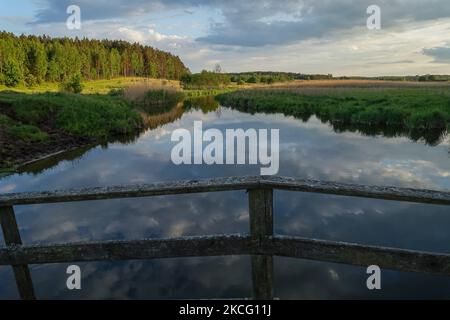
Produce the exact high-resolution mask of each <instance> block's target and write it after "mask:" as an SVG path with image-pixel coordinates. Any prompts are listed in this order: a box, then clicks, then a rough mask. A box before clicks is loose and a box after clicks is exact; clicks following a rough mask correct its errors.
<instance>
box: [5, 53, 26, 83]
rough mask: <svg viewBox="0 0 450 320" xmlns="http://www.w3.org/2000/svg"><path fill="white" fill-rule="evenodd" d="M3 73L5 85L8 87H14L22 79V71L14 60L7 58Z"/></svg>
mask: <svg viewBox="0 0 450 320" xmlns="http://www.w3.org/2000/svg"><path fill="white" fill-rule="evenodd" d="M3 73H4V82H5V85H6V86H8V87H16V86H17V85H18V84H19V83H20V82H21V81H22V72H21V70H20V67H19V64H18V63H17V61H16V60H12V59H10V60H8V61H7V62H6V65H5V69H4V71H3Z"/></svg>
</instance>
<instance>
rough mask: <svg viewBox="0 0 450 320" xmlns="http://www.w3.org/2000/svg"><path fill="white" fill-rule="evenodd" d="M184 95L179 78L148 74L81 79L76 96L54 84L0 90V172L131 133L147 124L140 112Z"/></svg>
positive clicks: (172, 102) (175, 101) (162, 106)
mask: <svg viewBox="0 0 450 320" xmlns="http://www.w3.org/2000/svg"><path fill="white" fill-rule="evenodd" d="M0 89H1V88H0ZM130 92H131V93H132V94H131V95H130ZM183 97H184V95H183V94H182V92H181V91H180V87H179V82H178V81H168V80H159V79H148V78H119V79H113V80H98V81H90V82H85V83H83V92H82V93H81V94H71V93H61V92H58V86H57V85H55V84H42V86H39V87H36V88H21V87H18V88H15V89H14V90H4V91H1V92H0V174H2V173H5V172H6V173H8V172H13V171H16V169H17V168H18V167H20V166H23V165H24V164H28V163H30V162H33V161H36V160H38V159H39V160H40V159H45V158H46V157H49V156H52V155H54V154H59V153H61V152H65V151H69V150H74V149H77V148H80V147H86V146H91V145H96V144H99V143H104V142H105V141H110V140H111V139H116V138H117V139H121V138H123V137H130V136H134V135H136V134H138V133H139V132H140V131H141V130H143V129H144V128H145V127H146V126H147V125H146V122H145V120H146V118H145V117H144V116H143V113H144V112H154V113H158V112H159V111H160V110H165V108H169V107H168V105H170V106H171V105H176V104H178V103H179V102H180V100H182V99H183Z"/></svg>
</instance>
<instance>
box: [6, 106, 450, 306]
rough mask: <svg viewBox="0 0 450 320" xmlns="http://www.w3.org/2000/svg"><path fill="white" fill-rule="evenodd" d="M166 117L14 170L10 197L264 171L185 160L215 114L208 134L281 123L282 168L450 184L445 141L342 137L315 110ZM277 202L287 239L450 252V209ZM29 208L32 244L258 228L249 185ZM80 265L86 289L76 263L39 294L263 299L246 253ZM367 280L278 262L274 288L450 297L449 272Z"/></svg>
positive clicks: (358, 272) (298, 295)
mask: <svg viewBox="0 0 450 320" xmlns="http://www.w3.org/2000/svg"><path fill="white" fill-rule="evenodd" d="M212 109H214V108H212ZM162 118H164V117H162ZM162 118H161V119H160V120H161V121H163V122H167V121H168V122H169V123H168V124H165V125H162V126H160V127H158V128H155V129H149V130H148V131H146V132H145V133H143V134H142V135H140V136H139V137H138V138H136V139H135V140H133V141H128V142H127V143H119V142H117V143H110V144H108V145H107V146H99V147H94V148H92V149H86V150H80V151H78V152H74V153H72V154H68V155H66V156H65V158H66V159H64V157H63V158H59V159H52V160H50V161H47V162H45V163H43V164H40V165H37V166H34V167H32V168H27V170H26V171H25V172H24V173H22V174H16V175H13V176H9V177H6V178H3V179H1V180H0V192H1V193H5V192H18V191H31V190H48V189H59V188H68V187H86V186H106V185H115V184H133V183H151V182H158V181H171V180H179V179H193V178H195V179H198V178H207V177H222V176H238V175H257V174H259V167H258V166H175V165H173V164H172V162H171V161H170V152H171V148H172V146H173V143H171V142H170V135H171V132H172V131H173V130H174V129H176V128H180V127H183V128H187V129H190V130H192V128H193V122H194V121H195V120H203V125H204V128H205V129H207V128H211V127H215V128H219V129H221V130H225V129H228V128H244V129H245V128H256V129H258V128H277V129H280V144H281V145H280V172H279V174H280V175H284V176H292V177H300V178H313V179H324V180H333V181H339V182H352V183H361V184H376V185H395V186H404V187H417V188H432V189H442V190H448V189H450V179H449V176H450V158H449V148H450V143H449V139H447V138H446V137H442V139H441V140H440V142H436V141H434V142H433V146H431V145H430V144H427V143H425V142H424V141H421V140H419V141H416V142H414V141H412V140H411V139H409V138H408V137H396V138H395V137H394V138H392V137H390V138H388V137H383V136H381V135H378V136H367V135H363V134H361V133H358V132H350V131H346V130H341V132H340V133H336V132H335V130H333V128H331V127H330V126H329V125H327V124H324V123H322V122H321V121H319V120H318V119H316V118H314V117H312V118H310V119H309V120H308V121H307V122H303V121H301V120H299V119H294V118H292V117H285V116H283V115H281V114H273V115H263V114H256V115H250V114H245V113H241V112H239V111H236V110H231V109H228V108H219V109H216V110H211V111H209V110H204V111H201V110H195V109H191V110H190V111H186V112H185V113H182V112H172V114H170V115H167V117H165V118H164V119H165V120H163V119H162ZM170 121H172V122H170ZM152 127H155V126H152ZM274 196H275V198H274V200H275V204H274V207H275V231H276V232H277V233H280V234H288V235H299V236H304V237H315V238H320V239H330V240H341V241H351V242H360V243H365V244H374V245H384V246H393V247H402V248H409V249H421V250H430V251H442V252H450V212H449V208H448V207H440V206H425V205H415V204H407V203H395V202H385V201H375V200H366V199H355V198H344V197H334V196H320V195H312V194H302V193H290V192H281V191H276V192H275V195H274ZM16 213H17V219H18V223H19V226H20V232H21V234H22V238H23V241H24V242H25V243H26V244H36V243H48V242H65V241H88V240H111V239H139V238H151V237H175V236H185V235H203V234H218V233H246V232H248V228H249V227H248V211H247V195H246V194H245V192H228V193H214V194H200V195H183V196H167V197H157V198H148V199H127V200H112V201H99V202H90V203H72V204H52V205H36V206H25V207H16ZM0 241H3V238H2V237H1V240H0ZM1 244H2V245H3V242H1ZM79 265H80V266H81V268H82V288H83V289H82V290H81V291H76V292H75V291H68V290H67V289H66V286H65V282H66V276H67V275H66V274H65V270H66V268H67V266H68V264H53V265H40V266H31V273H32V277H33V280H34V285H35V290H36V293H37V296H38V298H41V299H48V298H57V299H80V298H82V299H86V298H87V299H91V298H93V299H102V298H107V299H109V298H120V299H121V298H125V299H127V298H132V299H145V298H152V299H161V298H236V297H249V296H251V274H250V259H249V257H245V256H244V257H212V258H189V259H170V260H156V261H124V262H114V263H109V262H99V263H81V264H79ZM366 278H367V275H366V274H365V269H364V268H359V267H350V266H342V265H337V264H329V263H321V262H310V261H302V260H294V259H287V258H276V259H275V279H274V286H275V296H277V297H280V298H282V299H309V298H320V299H334V298H344V299H347V298H380V297H382V298H450V279H449V278H445V277H439V276H430V275H419V274H410V273H399V272H392V271H383V274H382V290H381V291H378V292H370V291H368V290H367V289H366V285H365V283H366ZM17 297H18V294H17V291H16V286H15V282H14V277H13V274H12V270H11V268H10V267H0V298H2V299H15V298H17Z"/></svg>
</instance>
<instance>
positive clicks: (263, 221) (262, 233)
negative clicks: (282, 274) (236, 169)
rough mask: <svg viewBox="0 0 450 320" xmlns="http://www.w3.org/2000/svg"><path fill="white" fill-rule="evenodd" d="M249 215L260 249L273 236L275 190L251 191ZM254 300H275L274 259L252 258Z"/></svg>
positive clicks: (251, 232)
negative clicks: (266, 239) (267, 238)
mask: <svg viewBox="0 0 450 320" xmlns="http://www.w3.org/2000/svg"><path fill="white" fill-rule="evenodd" d="M248 195H249V213H250V234H251V236H252V238H254V240H256V241H257V243H258V246H259V249H262V244H263V242H264V240H265V238H266V237H269V236H272V235H273V190H272V189H250V190H248ZM252 280H253V298H254V299H256V300H272V299H273V257H272V256H265V255H253V256H252Z"/></svg>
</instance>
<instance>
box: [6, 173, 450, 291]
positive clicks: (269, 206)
mask: <svg viewBox="0 0 450 320" xmlns="http://www.w3.org/2000/svg"><path fill="white" fill-rule="evenodd" d="M274 189H278V190H289V191H299V192H310V193H319V194H328V195H338V196H350V197H363V198H372V199H380V200H390V201H405V202H415V203H425V204H437V205H450V192H444V191H433V190H419V189H410V188H398V187H381V186H364V185H355V184H343V183H335V182H324V181H316V180H302V179H294V178H284V177H231V178H217V179H207V180H190V181H179V182H169V183H155V184H145V185H133V186H117V187H101V188H84V189H71V190H59V191H49V192H23V193H13V194H2V195H0V223H1V225H2V230H3V235H4V238H5V243H6V246H5V247H3V248H0V265H11V266H12V267H13V270H14V275H15V278H16V283H17V286H18V290H19V293H20V295H21V297H22V298H23V299H34V298H35V294H34V288H33V284H32V280H31V275H30V272H29V268H28V265H29V264H46V263H70V262H86V261H103V260H109V261H112V260H134V259H161V258H182V257H206V256H229V255H250V256H251V257H252V277H253V296H254V298H256V299H272V298H273V288H272V281H273V256H282V257H291V258H300V259H307V260H316V261H323V262H332V263H341V264H348V265H355V266H369V265H373V264H376V265H378V266H380V267H381V268H386V269H392V270H398V271H406V272H421V273H431V274H441V275H448V276H450V254H446V253H432V252H422V251H416V250H405V249H398V248H387V247H378V246H368V245H362V244H352V243H346V242H337V241H325V240H316V239H306V238H300V237H292V236H282V235H274V234H273V190H274ZM236 190H247V191H248V193H249V214H250V234H249V235H214V236H198V237H181V238H172V239H143V240H126V241H101V242H84V243H63V244H40V245H28V246H27V245H23V244H22V241H21V238H20V233H19V228H18V227H17V223H16V219H15V214H14V209H13V206H18V205H32V204H49V203H61V202H74V201H94V200H105V199H121V198H139V197H151V196H163V195H178V194H192V193H204V192H219V191H236Z"/></svg>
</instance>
